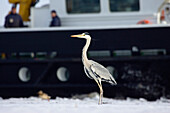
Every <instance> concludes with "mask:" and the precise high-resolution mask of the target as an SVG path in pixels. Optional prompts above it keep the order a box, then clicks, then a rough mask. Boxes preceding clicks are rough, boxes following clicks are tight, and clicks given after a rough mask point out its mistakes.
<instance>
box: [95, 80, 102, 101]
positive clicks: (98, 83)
mask: <svg viewBox="0 0 170 113" xmlns="http://www.w3.org/2000/svg"><path fill="white" fill-rule="evenodd" d="M95 81H96V82H97V85H98V86H99V88H100V97H99V104H102V102H101V97H102V92H101V91H102V90H101V89H102V87H101V84H100V83H101V82H99V81H98V80H97V79H95Z"/></svg>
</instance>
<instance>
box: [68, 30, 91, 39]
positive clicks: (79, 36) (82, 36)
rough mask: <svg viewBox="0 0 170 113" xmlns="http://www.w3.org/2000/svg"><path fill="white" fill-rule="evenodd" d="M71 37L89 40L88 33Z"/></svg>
mask: <svg viewBox="0 0 170 113" xmlns="http://www.w3.org/2000/svg"><path fill="white" fill-rule="evenodd" d="M71 37H77V38H85V39H91V37H90V35H89V33H88V32H85V33H82V34H78V35H71Z"/></svg>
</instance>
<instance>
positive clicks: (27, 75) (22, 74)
mask: <svg viewBox="0 0 170 113" xmlns="http://www.w3.org/2000/svg"><path fill="white" fill-rule="evenodd" d="M18 76H19V79H20V80H21V81H22V82H28V81H29V80H30V79H31V72H30V70H29V69H28V68H27V67H22V68H20V69H19V71H18Z"/></svg>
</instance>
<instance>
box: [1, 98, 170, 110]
mask: <svg viewBox="0 0 170 113" xmlns="http://www.w3.org/2000/svg"><path fill="white" fill-rule="evenodd" d="M103 102H104V103H105V104H103V105H98V97H94V98H92V99H91V98H85V99H83V100H80V99H69V98H59V97H57V98H56V99H52V100H50V101H48V100H41V99H40V98H37V97H30V98H10V99H2V98H0V113H170V100H167V99H160V100H157V101H154V102H148V101H146V100H144V99H139V100H136V99H127V100H115V99H108V98H104V99H103Z"/></svg>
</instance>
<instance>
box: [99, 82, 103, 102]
mask: <svg viewBox="0 0 170 113" xmlns="http://www.w3.org/2000/svg"><path fill="white" fill-rule="evenodd" d="M99 84H100V95H101V97H100V98H101V100H100V101H101V104H102V98H103V88H102V82H101V79H99Z"/></svg>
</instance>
